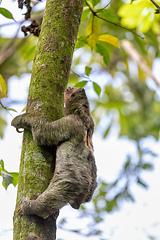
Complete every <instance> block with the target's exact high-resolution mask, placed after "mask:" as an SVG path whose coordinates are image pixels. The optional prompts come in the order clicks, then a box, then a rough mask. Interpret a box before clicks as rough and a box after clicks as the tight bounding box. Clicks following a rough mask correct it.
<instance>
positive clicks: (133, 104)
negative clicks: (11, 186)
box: [0, 0, 160, 236]
mask: <svg viewBox="0 0 160 240" xmlns="http://www.w3.org/2000/svg"><path fill="white" fill-rule="evenodd" d="M124 2H125V1H122V0H112V1H111V2H109V1H107V0H103V1H101V0H87V1H85V5H84V11H83V14H82V19H81V25H80V28H79V33H78V38H77V42H76V46H75V54H74V58H73V62H72V69H71V73H70V79H69V85H70V86H76V87H85V88H86V91H88V90H89V91H90V92H91V93H92V96H91V97H90V101H91V105H92V109H93V111H92V115H93V118H94V121H95V124H96V127H98V126H99V124H100V122H101V120H102V119H103V118H106V116H107V118H108V121H107V123H106V124H105V123H104V124H103V137H108V136H109V133H110V131H111V130H112V128H114V127H115V126H117V124H118V125H119V136H120V137H121V136H126V137H127V138H128V139H131V140H134V141H135V143H136V145H137V152H138V157H137V159H136V160H135V158H133V156H131V155H130V154H128V155H127V156H126V161H125V163H124V165H123V166H122V170H121V172H120V174H119V176H118V177H117V178H116V179H115V181H114V182H112V183H106V182H105V181H104V180H99V187H98V189H97V191H96V193H95V196H94V199H93V211H89V210H88V209H87V208H86V207H85V205H84V206H83V207H82V208H81V216H82V217H86V216H88V217H89V216H91V219H92V224H90V225H89V226H88V233H87V234H85V235H86V236H92V235H101V231H100V230H99V229H98V224H99V223H100V222H102V221H103V219H104V213H107V212H111V211H113V210H114V209H116V208H117V207H118V205H119V202H120V201H122V200H123V199H126V200H131V201H134V196H133V195H132V192H131V189H130V185H131V183H133V182H134V183H136V184H137V185H140V186H142V187H144V188H147V186H148V185H147V183H146V182H145V181H144V180H143V179H142V177H141V172H143V171H146V170H151V169H152V168H153V162H152V161H153V159H154V157H155V154H154V153H153V152H152V150H151V149H142V147H141V144H140V143H141V139H146V138H147V137H148V136H153V137H154V138H155V139H156V140H157V141H158V140H159V130H160V107H159V105H160V95H159V86H160V84H159V81H158V80H157V81H155V79H151V78H150V77H151V76H150V74H148V72H149V71H148V69H149V70H150V71H152V67H153V64H154V63H155V62H156V61H158V60H159V62H160V59H159V58H160V52H159V49H160V38H159V34H160V25H159V22H160V19H159V18H160V14H159V13H158V10H157V9H158V8H157V7H156V6H155V5H154V4H153V3H152V1H150V0H136V1H130V2H129V1H127V4H125V3H124ZM128 2H129V3H128ZM156 3H157V4H160V1H156ZM34 4H35V3H34ZM37 4H38V3H37ZM0 13H2V12H0ZM3 13H5V14H6V12H4V11H3ZM8 14H9V13H8ZM8 16H11V15H10V14H9V15H8ZM42 17H43V9H41V11H39V10H38V11H37V12H36V7H35V8H33V11H32V13H31V18H32V20H33V19H35V20H38V19H42ZM12 22H13V20H12ZM14 24H17V25H18V26H19V29H20V27H21V25H22V24H28V23H25V22H24V20H22V21H21V22H18V23H14ZM0 27H2V28H5V25H4V26H3V25H2V24H1V25H0ZM17 33H18V32H15V35H14V36H13V38H12V39H9V38H6V37H4V36H3V35H1V36H0V74H1V75H0V76H1V78H0V94H1V95H0V97H1V98H2V97H3V103H4V104H5V98H4V97H6V94H4V92H6V91H7V90H6V87H5V86H7V82H8V79H9V78H10V77H11V76H14V75H16V76H18V77H19V78H21V75H22V74H24V73H31V70H32V60H33V59H34V53H35V46H36V44H37V39H38V38H36V37H34V36H32V35H29V36H27V37H22V38H18V37H17ZM144 34H145V35H144ZM124 39H127V40H128V41H129V42H130V43H132V45H133V48H132V49H128V51H126V50H125V48H123V45H122V44H121V43H122V41H123V40H124ZM129 52H132V53H133V54H136V52H138V54H139V55H134V56H136V57H135V58H134V60H133V59H132V57H133V54H132V55H131V54H129ZM139 56H140V57H139ZM135 59H137V61H136V60H135ZM139 62H140V63H141V64H140V63H139ZM142 63H143V67H142V66H141V65H142ZM159 64H160V63H159ZM144 66H145V68H146V69H147V71H143V69H144ZM147 74H148V75H147ZM148 76H149V77H148ZM2 79H3V80H4V81H5V82H6V84H4V81H3V80H2ZM2 85H3V89H2ZM2 95H3V96H2ZM2 109H3V111H4V108H2V107H1V108H0V114H1V112H2ZM12 110H13V109H12ZM0 116H1V115H0ZM5 125H6V121H5V119H3V118H2V117H0V137H1V138H2V137H3V131H4V126H5ZM146 155H149V159H150V162H148V161H147V160H146V158H145V156H146ZM2 166H3V163H2V162H1V168H2ZM2 171H3V172H6V173H7V174H10V175H11V173H8V172H7V171H4V170H2ZM1 175H2V174H1ZM12 177H13V176H12ZM10 179H11V178H10ZM6 184H8V182H7V183H6ZM5 186H6V185H5ZM100 203H103V204H100ZM63 225H65V220H64V219H63V221H62V223H61V227H63ZM72 231H73V232H77V233H79V234H82V232H81V229H76V230H72Z"/></svg>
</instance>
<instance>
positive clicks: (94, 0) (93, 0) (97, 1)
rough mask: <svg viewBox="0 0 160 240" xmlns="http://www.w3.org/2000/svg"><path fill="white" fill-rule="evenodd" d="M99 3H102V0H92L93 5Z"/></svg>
mask: <svg viewBox="0 0 160 240" xmlns="http://www.w3.org/2000/svg"><path fill="white" fill-rule="evenodd" d="M98 3H100V0H92V4H93V6H96V5H97V4H98Z"/></svg>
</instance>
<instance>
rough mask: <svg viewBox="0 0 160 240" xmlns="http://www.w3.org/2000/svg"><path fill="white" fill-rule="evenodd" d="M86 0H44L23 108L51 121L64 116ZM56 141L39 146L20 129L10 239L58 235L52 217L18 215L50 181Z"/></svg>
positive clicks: (53, 236)
mask: <svg viewBox="0 0 160 240" xmlns="http://www.w3.org/2000/svg"><path fill="white" fill-rule="evenodd" d="M83 4H84V0H61V1H59V0H47V4H46V9H45V13H44V18H43V23H42V29H41V33H40V37H39V41H38V44H37V48H36V54H35V60H34V63H33V70H32V77H31V83H30V89H29V94H28V102H27V112H42V113H44V114H45V115H47V116H48V117H49V118H50V119H51V121H54V120H57V119H59V118H61V117H62V108H63V93H64V90H65V88H66V86H67V82H68V78H69V72H70V66H71V60H72V55H73V50H74V45H75V41H76V38H77V32H78V27H79V24H80V18H81V13H82V9H83ZM55 152H56V149H55V148H54V147H52V148H48V147H40V146H38V145H37V144H36V143H35V142H34V141H33V139H32V135H31V132H30V131H28V130H25V131H24V138H23V145H22V154H21V164H20V173H19V184H18V193H17V203H16V209H15V214H14V240H31V239H32V240H33V239H37V240H40V239H41V240H42V239H43V240H52V239H56V217H57V216H58V213H57V214H56V215H55V216H53V215H51V216H50V217H49V218H48V219H45V220H44V219H43V218H40V217H37V216H34V215H33V216H20V215H18V213H17V209H18V207H19V205H20V204H21V203H22V201H23V200H27V199H36V198H37V196H38V195H39V194H41V193H42V192H43V191H44V190H45V189H46V188H47V186H48V185H49V182H50V180H51V178H52V176H53V171H54V165H55Z"/></svg>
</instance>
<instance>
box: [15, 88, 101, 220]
mask: <svg viewBox="0 0 160 240" xmlns="http://www.w3.org/2000/svg"><path fill="white" fill-rule="evenodd" d="M64 99H65V105H66V107H65V109H64V117H63V118H61V119H59V120H57V121H54V122H50V121H48V120H47V118H45V117H44V116H43V115H41V114H30V113H25V114H23V115H20V116H17V117H16V118H14V119H13V121H12V123H11V125H12V126H14V127H15V128H17V129H19V128H27V129H30V130H31V131H32V135H33V139H34V140H35V141H36V142H37V144H39V145H48V146H51V145H56V146H57V152H56V167H55V172H54V176H53V178H52V180H51V182H50V184H49V186H48V188H47V189H46V190H45V191H44V192H43V193H42V194H41V195H40V196H39V197H38V198H37V199H36V200H29V201H26V202H23V203H22V204H21V206H20V207H19V212H20V213H21V214H36V215H38V216H40V217H43V218H47V217H48V216H49V215H51V214H53V213H55V212H56V211H58V210H59V209H60V208H62V207H63V206H65V205H66V204H67V203H69V204H70V205H71V206H72V207H73V208H75V209H78V208H79V207H80V205H81V203H84V202H88V201H90V200H91V198H92V195H93V192H94V190H95V188H96V186H97V182H96V172H97V170H96V165H95V159H94V156H93V146H92V134H93V130H94V123H93V120H92V117H91V114H90V110H89V103H88V99H87V97H86V94H85V91H84V89H81V88H68V89H67V90H66V91H65V93H64Z"/></svg>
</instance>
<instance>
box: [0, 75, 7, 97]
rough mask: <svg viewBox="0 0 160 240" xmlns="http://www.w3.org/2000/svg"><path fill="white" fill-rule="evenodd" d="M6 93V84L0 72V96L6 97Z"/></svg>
mask: <svg viewBox="0 0 160 240" xmlns="http://www.w3.org/2000/svg"><path fill="white" fill-rule="evenodd" d="M6 95H7V85H6V82H5V80H4V78H3V77H2V75H1V74H0V98H4V97H6Z"/></svg>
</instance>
